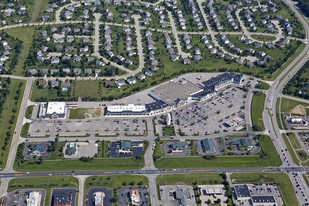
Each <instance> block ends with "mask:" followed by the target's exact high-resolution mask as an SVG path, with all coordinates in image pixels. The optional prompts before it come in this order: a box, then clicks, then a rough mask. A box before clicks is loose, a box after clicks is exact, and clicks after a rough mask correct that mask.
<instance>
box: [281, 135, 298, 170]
mask: <svg viewBox="0 0 309 206" xmlns="http://www.w3.org/2000/svg"><path fill="white" fill-rule="evenodd" d="M282 138H283V140H284V143H285V145H286V147H287V149H288V151H289V153H290V155H291V157H292V160H293V162H294V163H295V164H296V165H299V160H298V159H297V156H296V154H295V152H294V149H293V148H292V146H291V144H290V142H289V140H288V138H287V137H286V134H284V133H283V134H282Z"/></svg>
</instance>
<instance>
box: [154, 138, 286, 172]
mask: <svg viewBox="0 0 309 206" xmlns="http://www.w3.org/2000/svg"><path fill="white" fill-rule="evenodd" d="M260 144H261V147H262V152H263V154H264V156H268V157H265V158H263V157H259V156H254V157H252V156H250V157H246V156H239V157H237V156H233V157H229V156H225V157H214V158H213V159H205V158H203V157H194V156H190V157H181V158H180V157H175V158H174V157H164V156H162V157H161V159H160V160H158V161H155V162H154V164H155V166H156V167H157V168H160V169H178V168H222V167H227V168H236V167H239V168H249V167H267V166H280V165H281V164H282V162H281V159H280V156H279V155H278V154H277V152H276V149H275V147H274V145H273V143H272V140H271V139H270V137H268V136H264V138H262V140H261V142H260Z"/></svg>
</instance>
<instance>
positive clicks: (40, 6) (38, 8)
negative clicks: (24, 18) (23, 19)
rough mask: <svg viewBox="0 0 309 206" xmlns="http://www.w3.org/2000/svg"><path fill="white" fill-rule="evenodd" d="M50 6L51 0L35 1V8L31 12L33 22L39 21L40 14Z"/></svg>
mask: <svg viewBox="0 0 309 206" xmlns="http://www.w3.org/2000/svg"><path fill="white" fill-rule="evenodd" d="M48 6H49V0H35V1H34V7H33V10H32V11H31V20H30V21H31V22H35V21H37V19H38V16H39V14H40V12H43V11H44V10H46V9H48Z"/></svg>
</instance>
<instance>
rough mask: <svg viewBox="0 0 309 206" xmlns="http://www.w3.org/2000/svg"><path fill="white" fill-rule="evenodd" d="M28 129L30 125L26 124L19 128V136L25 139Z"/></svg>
mask: <svg viewBox="0 0 309 206" xmlns="http://www.w3.org/2000/svg"><path fill="white" fill-rule="evenodd" d="M29 127H30V123H29V122H26V123H25V124H24V125H23V126H22V128H21V132H20V136H21V137H23V138H26V137H27V136H28V132H29Z"/></svg>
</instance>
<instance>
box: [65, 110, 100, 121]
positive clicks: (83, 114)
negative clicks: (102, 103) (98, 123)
mask: <svg viewBox="0 0 309 206" xmlns="http://www.w3.org/2000/svg"><path fill="white" fill-rule="evenodd" d="M103 114H104V110H103V109H101V108H96V109H93V108H78V109H71V110H70V116H69V118H70V119H85V118H94V117H102V116H103Z"/></svg>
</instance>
